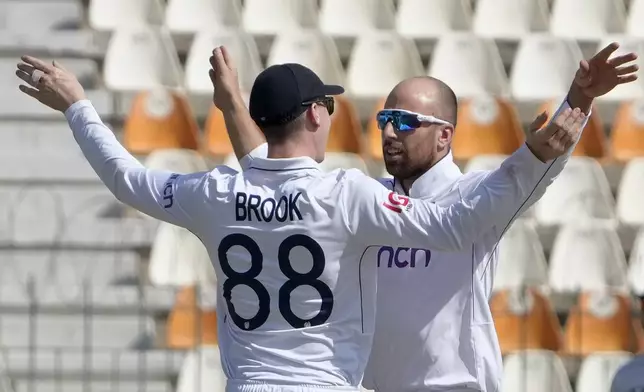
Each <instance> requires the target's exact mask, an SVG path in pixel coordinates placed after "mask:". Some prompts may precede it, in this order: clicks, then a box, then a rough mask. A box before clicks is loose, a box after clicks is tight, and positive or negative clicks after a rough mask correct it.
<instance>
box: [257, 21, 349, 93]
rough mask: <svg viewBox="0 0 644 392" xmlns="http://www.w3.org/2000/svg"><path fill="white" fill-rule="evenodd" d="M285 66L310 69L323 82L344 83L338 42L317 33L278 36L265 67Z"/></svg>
mask: <svg viewBox="0 0 644 392" xmlns="http://www.w3.org/2000/svg"><path fill="white" fill-rule="evenodd" d="M284 63H298V64H302V65H304V66H306V67H309V68H310V69H312V70H313V72H315V73H316V74H317V75H318V76H319V77H320V79H322V81H324V83H328V84H339V85H343V84H344V70H343V68H342V63H341V62H340V55H339V54H338V50H337V48H336V46H335V43H334V42H333V40H332V39H331V38H329V37H327V36H324V35H322V34H321V33H320V32H319V31H317V30H300V31H297V32H285V33H281V34H279V35H278V36H277V37H276V38H275V42H274V43H273V46H272V47H271V51H270V53H269V55H268V60H267V61H266V66H267V67H270V66H271V65H275V64H284Z"/></svg>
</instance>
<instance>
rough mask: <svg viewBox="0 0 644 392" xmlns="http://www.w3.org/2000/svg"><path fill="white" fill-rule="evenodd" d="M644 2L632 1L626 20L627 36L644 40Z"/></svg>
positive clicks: (642, 0)
mask: <svg viewBox="0 0 644 392" xmlns="http://www.w3.org/2000/svg"><path fill="white" fill-rule="evenodd" d="M642 20H644V0H631V6H630V9H629V12H628V19H627V20H626V34H628V35H630V36H633V37H640V38H644V24H642Z"/></svg>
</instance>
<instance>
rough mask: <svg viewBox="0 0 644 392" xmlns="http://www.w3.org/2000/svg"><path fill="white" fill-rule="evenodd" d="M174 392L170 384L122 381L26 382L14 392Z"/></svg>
mask: <svg viewBox="0 0 644 392" xmlns="http://www.w3.org/2000/svg"><path fill="white" fill-rule="evenodd" d="M141 390H144V391H145V392H174V389H172V385H171V384H170V383H169V382H163V381H146V382H145V384H144V386H143V387H142V386H141V382H140V381H120V380H118V379H115V380H111V381H89V382H88V381H69V380H65V381H62V380H48V381H43V380H25V381H18V382H16V383H15V387H14V388H13V392H31V391H37V392H59V391H65V392H87V391H92V392H111V391H118V392H139V391H141ZM0 392H11V391H10V390H7V391H4V390H2V388H1V387H0Z"/></svg>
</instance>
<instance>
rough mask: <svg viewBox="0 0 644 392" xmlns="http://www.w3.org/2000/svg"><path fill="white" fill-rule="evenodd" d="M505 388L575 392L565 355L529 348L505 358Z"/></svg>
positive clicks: (502, 383)
mask: <svg viewBox="0 0 644 392" xmlns="http://www.w3.org/2000/svg"><path fill="white" fill-rule="evenodd" d="M501 385H503V390H507V391H517V392H519V391H520V392H572V387H571V386H570V380H569V379H568V374H566V368H565V366H564V363H563V361H562V360H561V358H559V357H558V356H557V354H555V353H554V352H552V351H546V350H527V351H521V352H517V353H513V354H510V355H508V356H507V357H505V359H504V360H503V378H502V381H501Z"/></svg>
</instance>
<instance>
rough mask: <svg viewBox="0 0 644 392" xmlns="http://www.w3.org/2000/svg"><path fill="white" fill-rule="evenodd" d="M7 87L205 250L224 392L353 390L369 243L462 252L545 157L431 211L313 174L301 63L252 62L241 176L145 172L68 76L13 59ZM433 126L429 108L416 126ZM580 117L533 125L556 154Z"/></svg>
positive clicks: (311, 90) (133, 202)
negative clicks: (253, 151)
mask: <svg viewBox="0 0 644 392" xmlns="http://www.w3.org/2000/svg"><path fill="white" fill-rule="evenodd" d="M22 60H23V62H22V63H20V64H18V70H17V72H16V74H17V76H18V77H19V78H20V79H22V80H23V81H25V82H26V83H27V85H22V86H20V90H21V91H23V92H24V93H26V94H28V95H29V96H31V97H34V98H36V99H38V100H39V101H40V102H42V103H43V104H45V105H47V106H49V107H51V108H53V109H56V110H59V111H61V112H64V114H65V116H66V118H67V121H68V122H69V125H70V128H71V129H72V133H73V136H74V138H75V139H76V141H77V143H78V145H79V146H80V148H81V150H82V152H83V154H84V155H85V157H86V159H87V160H88V162H89V163H90V165H91V166H92V168H93V169H94V170H95V172H96V174H97V175H98V176H99V177H100V179H101V180H102V181H103V183H104V184H105V185H106V186H107V188H108V189H109V190H110V191H111V192H112V193H113V194H114V195H115V197H116V198H117V199H118V200H120V201H122V202H123V203H125V204H128V205H130V206H132V207H134V208H136V209H138V210H140V211H142V212H144V213H146V214H148V215H151V216H153V217H155V218H158V219H161V220H164V221H167V222H169V223H172V224H176V225H179V226H182V227H185V228H186V229H188V230H190V231H192V232H193V233H194V234H195V235H197V236H198V237H199V238H200V239H201V241H202V242H203V243H204V245H205V246H206V248H207V250H208V253H209V254H210V257H211V260H212V261H213V264H214V267H215V271H216V274H217V281H218V283H217V284H218V300H219V301H218V303H220V304H225V307H220V309H219V312H220V313H219V317H218V320H219V324H218V328H219V346H220V349H221V350H220V351H221V354H222V366H223V370H224V373H225V374H226V377H227V386H226V390H227V391H240V392H278V391H279V392H309V391H311V392H314V391H329V390H336V391H356V390H358V388H359V385H360V381H361V379H362V377H363V374H364V368H365V366H366V363H367V360H368V355H369V352H370V348H371V342H372V336H373V331H374V323H375V302H376V283H377V282H376V278H377V275H376V260H373V259H366V258H365V257H364V255H365V249H369V248H373V247H374V245H380V244H396V245H399V246H400V245H402V246H413V245H414V244H425V245H426V246H429V247H431V248H432V249H437V250H441V251H458V250H463V249H469V248H470V247H471V246H472V244H473V243H474V242H475V240H476V239H477V238H478V237H479V234H480V233H481V232H485V231H487V230H490V228H491V226H492V225H493V222H494V219H495V216H497V215H498V214H502V215H510V214H511V213H512V212H513V211H515V210H516V209H518V208H520V206H521V204H522V203H523V202H524V200H525V199H526V198H527V197H528V196H529V193H530V192H531V191H532V187H533V184H535V183H536V181H538V179H539V178H540V177H541V176H543V173H544V171H545V170H546V168H547V164H545V163H543V162H541V161H540V160H539V159H537V158H535V156H534V155H533V154H532V153H531V152H530V151H529V149H527V148H523V149H522V150H520V151H518V152H517V153H516V154H514V155H513V156H512V157H510V158H509V159H507V160H506V161H505V162H504V163H503V165H502V166H501V168H500V169H499V170H496V171H494V172H492V173H490V175H489V176H487V177H486V178H485V179H483V180H482V181H480V182H479V183H478V184H475V185H474V186H473V187H472V189H471V190H470V191H469V195H468V196H467V197H464V198H463V199H462V201H459V202H457V203H454V204H453V205H451V206H449V207H447V208H443V207H437V206H436V205H435V204H434V203H433V202H429V201H422V200H414V199H410V198H408V197H406V196H403V195H398V194H396V193H394V192H391V191H390V190H387V189H386V188H385V187H383V186H382V185H381V184H380V183H378V182H377V181H376V180H374V179H371V178H369V177H368V176H366V175H365V174H363V173H362V172H360V171H358V170H336V171H333V172H331V173H328V174H325V173H323V172H322V171H321V170H320V168H319V165H318V163H319V162H321V161H322V160H323V159H324V151H325V148H326V143H327V138H328V133H329V128H330V123H331V120H330V115H331V114H332V113H333V108H334V106H333V105H334V101H333V95H337V94H341V93H342V92H343V89H342V87H340V86H331V85H325V84H324V83H322V81H321V80H320V79H319V78H318V77H317V75H315V73H313V71H311V70H309V69H308V68H306V67H303V66H301V65H297V64H288V65H280V66H274V67H270V68H268V69H266V70H264V71H263V72H262V73H261V74H260V75H259V76H258V77H257V80H256V81H255V83H254V85H253V89H252V92H251V97H250V113H251V115H252V118H253V120H254V121H255V122H256V123H257V124H259V126H260V128H261V131H262V132H263V135H264V137H265V138H266V140H267V143H268V147H267V150H268V152H267V157H263V158H262V157H252V158H250V157H249V159H247V160H246V161H245V166H246V168H247V169H246V171H244V172H243V173H237V172H236V171H235V170H233V169H231V168H229V167H226V166H218V167H216V168H215V169H214V170H212V171H211V172H201V173H192V174H186V175H180V174H176V173H171V172H164V171H157V170H148V169H146V168H145V167H143V166H142V165H141V164H140V163H139V162H138V161H137V160H136V159H135V158H134V157H133V156H132V155H130V154H129V153H128V152H127V150H126V149H125V148H124V147H123V146H122V145H121V144H120V143H119V142H118V140H117V139H116V137H115V136H114V134H113V133H112V132H111V131H110V130H109V129H108V128H107V127H106V126H105V125H104V124H103V122H102V121H101V119H100V118H99V116H98V114H97V113H96V110H95V109H94V108H93V106H92V104H91V103H90V102H89V101H88V100H87V99H86V98H85V94H84V91H83V88H82V87H81V86H80V84H79V82H78V81H77V79H76V78H75V77H74V75H73V74H71V73H70V72H68V71H66V70H65V69H64V68H63V67H61V66H60V65H59V64H56V63H53V64H52V65H50V64H47V63H44V62H42V61H41V60H38V59H35V58H32V57H27V56H25V57H23V58H22ZM421 120H422V121H431V122H434V121H440V120H437V119H433V118H432V117H431V116H422V117H419V121H421ZM583 122H584V115H583V114H581V113H580V112H579V111H576V112H572V111H569V113H568V116H567V117H566V127H565V129H564V128H559V127H550V128H546V129H544V130H541V131H539V132H536V133H535V137H534V138H533V139H531V142H533V143H535V144H543V143H546V142H547V141H548V140H551V139H552V138H554V137H557V143H555V144H553V145H554V146H555V147H553V148H552V149H551V151H552V153H553V155H560V154H563V153H564V152H565V151H566V150H567V149H568V148H569V147H570V146H571V145H572V144H573V143H574V141H575V140H576V138H577V137H578V136H579V134H580V132H581V127H582V124H583Z"/></svg>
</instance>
